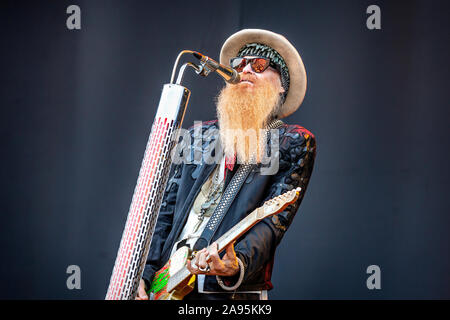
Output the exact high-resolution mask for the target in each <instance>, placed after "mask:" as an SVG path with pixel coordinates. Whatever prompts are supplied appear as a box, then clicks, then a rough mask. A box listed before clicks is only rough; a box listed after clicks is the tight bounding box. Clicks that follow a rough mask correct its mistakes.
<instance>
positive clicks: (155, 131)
mask: <svg viewBox="0 0 450 320" xmlns="http://www.w3.org/2000/svg"><path fill="white" fill-rule="evenodd" d="M193 52H194V51H190V50H184V51H182V52H180V54H179V55H178V57H177V60H176V62H175V65H174V68H173V72H172V77H171V80H170V83H168V84H165V85H164V87H163V91H162V94H161V98H160V100H159V105H158V109H157V112H156V116H155V119H154V122H153V125H152V129H151V133H150V136H149V139H148V143H147V147H146V149H145V153H144V159H143V160H142V164H141V169H140V171H139V176H138V180H137V183H136V187H135V189H134V194H133V198H132V201H131V205H130V208H129V211H128V216H127V221H126V224H125V229H124V231H123V234H122V239H121V241H120V247H119V250H118V253H117V257H116V261H115V264H114V269H113V272H112V275H111V280H110V283H109V287H108V291H107V294H106V299H107V300H133V299H135V297H136V293H137V289H138V287H139V282H140V279H141V278H142V273H143V271H144V267H145V262H146V260H147V255H148V252H149V249H150V244H151V240H152V237H153V232H154V228H155V225H156V221H157V218H158V215H159V209H160V206H161V202H162V198H163V194H164V190H165V188H166V185H167V180H168V176H169V171H170V167H171V164H172V151H173V149H174V147H175V145H176V142H177V141H178V139H179V130H178V129H180V128H181V125H182V122H183V118H184V114H185V112H186V107H187V105H188V102H189V97H190V94H191V92H190V90H189V89H187V88H186V87H184V86H182V85H181V82H182V79H183V75H184V72H185V70H186V68H187V67H192V68H193V69H194V70H195V72H196V73H197V74H199V75H201V76H207V75H208V74H209V73H210V72H211V70H210V69H209V68H208V67H207V66H206V65H205V64H200V65H196V64H194V63H191V62H187V63H185V64H183V66H182V67H181V68H180V71H179V74H178V78H177V81H176V83H173V82H174V78H175V72H176V69H177V66H178V62H179V60H180V58H181V56H182V55H184V54H186V53H193Z"/></svg>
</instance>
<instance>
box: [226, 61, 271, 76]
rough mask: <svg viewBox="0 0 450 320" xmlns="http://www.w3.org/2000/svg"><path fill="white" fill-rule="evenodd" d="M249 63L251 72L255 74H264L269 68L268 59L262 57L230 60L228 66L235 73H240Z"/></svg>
mask: <svg viewBox="0 0 450 320" xmlns="http://www.w3.org/2000/svg"><path fill="white" fill-rule="evenodd" d="M249 63H250V66H251V67H252V70H253V71H254V72H256V73H261V72H264V71H265V70H266V69H267V68H268V67H269V66H270V59H269V58H264V57H256V58H240V57H236V58H233V59H231V60H230V66H231V67H232V68H233V69H234V70H236V71H237V72H242V70H244V68H245V67H246V66H247V64H249Z"/></svg>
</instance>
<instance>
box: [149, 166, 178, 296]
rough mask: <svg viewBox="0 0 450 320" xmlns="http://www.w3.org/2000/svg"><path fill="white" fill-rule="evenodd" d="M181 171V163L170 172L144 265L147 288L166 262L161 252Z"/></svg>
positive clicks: (171, 218) (168, 231)
mask: <svg viewBox="0 0 450 320" xmlns="http://www.w3.org/2000/svg"><path fill="white" fill-rule="evenodd" d="M181 171H182V165H181V164H180V165H172V167H171V170H170V173H169V180H168V183H167V186H166V190H165V191H164V196H163V199H162V203H161V207H160V210H159V215H158V220H157V221H156V225H155V230H154V232H153V237H152V240H151V244H150V249H149V253H148V256H147V261H146V264H145V267H144V272H143V274H142V278H143V279H144V281H145V283H146V285H147V288H148V287H149V285H150V283H151V282H152V279H153V276H154V274H155V272H156V271H157V270H159V269H160V268H161V267H162V264H163V263H164V262H165V261H161V252H162V249H163V247H164V243H165V241H166V239H167V236H168V235H169V233H170V231H171V230H172V222H173V214H174V210H175V202H176V199H177V193H178V188H179V183H180V179H181Z"/></svg>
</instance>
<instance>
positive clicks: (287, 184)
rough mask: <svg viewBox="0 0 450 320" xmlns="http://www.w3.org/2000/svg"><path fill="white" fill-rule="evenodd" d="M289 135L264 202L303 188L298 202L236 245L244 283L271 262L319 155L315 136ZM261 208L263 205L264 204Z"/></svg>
mask: <svg viewBox="0 0 450 320" xmlns="http://www.w3.org/2000/svg"><path fill="white" fill-rule="evenodd" d="M303 130H304V131H302V130H300V129H298V127H297V130H296V131H294V132H289V133H287V134H286V135H284V137H283V138H282V140H281V141H280V167H279V171H278V173H277V174H276V175H275V176H274V178H273V180H272V183H271V185H270V187H269V188H268V190H267V195H266V197H265V200H264V201H267V200H269V199H272V198H274V197H276V196H279V195H280V194H282V193H284V192H287V191H289V190H292V189H294V188H297V187H301V188H302V190H301V192H300V196H299V199H298V200H297V201H296V202H295V203H293V204H291V205H289V206H288V207H287V208H286V209H285V210H284V211H283V212H281V213H279V214H277V215H275V216H272V217H268V218H265V219H264V220H262V221H261V222H259V223H258V224H256V225H255V226H254V227H253V228H252V229H250V230H249V231H248V232H247V233H246V234H245V235H244V236H243V237H242V238H241V239H240V240H238V242H237V243H236V245H235V251H236V255H237V257H239V258H240V259H241V260H242V262H243V264H244V267H245V275H244V279H243V282H244V283H245V281H246V280H247V279H249V278H251V277H252V275H253V274H254V273H255V272H257V271H259V270H261V268H263V267H264V266H265V264H267V263H268V262H270V261H271V260H272V258H273V255H274V254H275V249H276V247H277V245H278V244H279V243H280V241H281V239H282V238H283V236H284V234H285V232H286V231H287V229H288V228H289V226H290V224H291V223H292V220H293V219H294V216H295V214H296V212H297V210H298V208H299V206H300V203H301V201H302V199H303V196H304V194H305V191H306V187H307V185H308V182H309V178H310V176H311V173H312V169H313V165H314V159H315V155H316V145H315V138H314V136H313V135H312V134H311V133H310V132H308V131H306V130H305V129H303ZM261 205H262V203H261Z"/></svg>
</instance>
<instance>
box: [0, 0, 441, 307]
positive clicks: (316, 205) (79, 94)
mask: <svg viewBox="0 0 450 320" xmlns="http://www.w3.org/2000/svg"><path fill="white" fill-rule="evenodd" d="M71 4H77V5H79V6H80V8H81V30H68V29H67V27H66V19H67V17H68V16H69V15H68V14H66V8H67V7H68V6H69V5H71ZM371 4H376V5H378V6H380V8H381V26H382V29H381V30H368V29H367V27H366V19H367V17H368V14H366V8H367V7H368V6H369V5H371ZM448 16H449V4H448V2H447V1H375V0H374V1H331V0H330V1H317V0H315V1H280V0H277V1H220V2H211V1H161V2H151V1H128V0H127V1H112V0H109V1H106V0H102V1H100V0H95V1H78V0H74V1H29V2H25V1H6V2H5V1H2V3H1V5H0V36H1V37H0V39H1V59H0V67H1V69H0V70H1V71H0V84H1V86H0V92H1V94H0V97H1V98H0V106H1V109H0V110H1V118H0V119H1V120H0V121H1V127H0V128H1V139H2V142H1V146H2V147H1V150H2V155H1V166H0V181H1V187H0V191H1V202H0V203H1V229H0V243H1V256H0V257H1V258H0V259H1V260H0V261H1V263H0V298H3V299H19V298H22V299H103V298H104V296H105V294H106V290H107V287H108V283H109V279H110V276H111V273H112V269H113V265H114V261H115V258H116V254H117V250H118V247H119V242H120V239H121V236H122V231H123V228H124V226H125V220H126V216H127V212H128V208H129V205H130V203H131V198H132V194H133V190H134V187H135V184H136V180H137V176H138V172H139V168H140V165H141V161H142V157H143V154H144V149H145V145H146V142H147V139H148V135H149V133H150V128H151V124H152V121H153V118H154V115H155V112H156V106H157V104H158V101H159V97H160V93H161V90H162V86H163V84H165V83H168V82H169V80H170V75H171V71H172V67H173V63H174V61H175V58H176V56H177V54H178V53H179V51H181V50H182V49H193V50H198V51H200V52H203V53H205V54H207V55H210V56H211V57H213V58H216V59H218V57H219V51H220V48H221V46H222V44H223V42H224V41H225V39H226V38H227V37H228V36H230V35H231V34H232V33H234V32H236V31H238V30H240V29H242V28H263V29H269V30H272V31H275V32H278V33H281V34H283V35H285V36H286V37H287V38H288V39H289V40H290V41H291V42H292V43H293V44H294V46H296V48H297V49H298V51H299V52H300V54H301V55H302V58H303V60H304V63H305V66H306V69H307V73H308V90H307V94H306V98H305V101H304V103H303V104H302V106H301V108H300V109H299V110H298V111H297V112H296V113H295V114H294V115H292V116H290V117H289V118H287V119H285V120H286V122H288V123H291V124H300V125H302V126H304V127H305V128H307V129H309V130H310V131H312V132H313V133H314V134H315V135H316V138H317V145H318V149H317V151H318V153H317V158H316V164H315V169H314V172H313V176H312V179H311V182H310V185H309V189H308V192H307V194H306V197H305V199H304V201H303V203H302V205H301V207H300V210H299V212H298V215H297V217H296V219H295V220H294V222H293V224H292V226H291V228H290V229H289V231H288V233H287V234H286V236H285V238H284V240H283V241H282V243H281V245H280V246H279V249H278V251H277V256H276V263H275V267H274V273H273V283H274V285H275V288H274V289H273V290H272V291H271V292H270V294H269V298H271V299H438V298H446V299H449V298H450V276H449V270H450V255H449V251H450V235H449V223H450V218H449V211H450V210H449V209H450V206H449V199H448V198H449V196H448V191H449V190H450V188H449V186H450V174H449V173H450V172H449V160H450V157H449V155H450V153H449V150H448V147H449V142H450V141H449V140H450V135H449V133H450V132H449V131H450V130H449V115H450V111H449V103H448V101H449V88H448V80H447V79H448V76H449V63H448V61H447V60H448V58H449V50H448V49H449V45H448V34H449V29H450V28H449V24H450V23H449V19H448ZM184 85H185V86H187V87H188V88H189V89H190V90H191V91H192V95H191V100H190V104H189V106H188V111H187V114H186V117H185V122H184V124H183V126H184V127H189V126H190V125H191V124H192V122H193V121H194V120H209V119H213V118H216V116H215V107H214V97H215V95H216V94H217V91H218V90H219V88H220V87H221V86H222V85H223V81H222V80H220V79H219V78H218V77H217V76H216V75H210V76H209V77H208V78H200V77H198V76H197V75H195V74H194V73H193V72H191V71H190V72H189V73H188V74H187V76H186V77H185V81H184ZM72 264H75V265H79V266H80V268H81V290H68V289H67V287H66V279H67V277H68V274H66V268H67V266H69V265H72ZM372 264H375V265H378V266H380V268H381V290H368V289H367V287H366V279H367V277H368V276H369V275H368V274H366V268H367V267H368V266H369V265H372Z"/></svg>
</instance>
